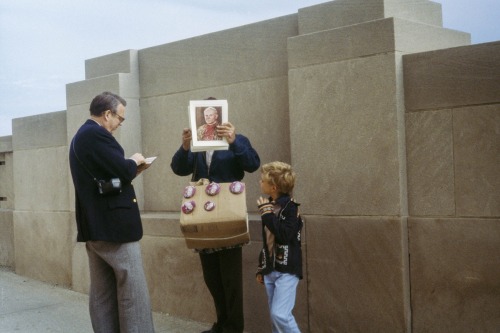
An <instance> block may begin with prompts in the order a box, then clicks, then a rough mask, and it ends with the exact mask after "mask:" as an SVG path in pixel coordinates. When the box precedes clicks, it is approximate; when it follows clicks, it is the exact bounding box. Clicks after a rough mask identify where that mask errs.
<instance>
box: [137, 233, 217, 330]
mask: <svg viewBox="0 0 500 333" xmlns="http://www.w3.org/2000/svg"><path fill="white" fill-rule="evenodd" d="M141 248H142V257H143V262H144V269H145V272H146V278H147V281H148V287H149V292H150V295H151V303H152V307H153V310H154V311H160V312H164V313H168V314H170V315H172V316H177V317H181V318H193V319H194V318H196V320H197V321H204V322H212V321H214V318H215V309H214V307H213V301H212V297H211V296H210V293H209V292H208V289H207V287H206V286H205V283H204V282H203V274H202V272H201V265H200V262H199V257H198V255H197V254H195V253H194V252H193V251H192V250H189V249H188V248H187V247H186V245H185V243H184V239H181V238H170V237H155V236H147V235H146V236H144V238H143V239H142V240H141Z"/></svg>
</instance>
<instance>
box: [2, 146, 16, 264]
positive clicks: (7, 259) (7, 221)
mask: <svg viewBox="0 0 500 333" xmlns="http://www.w3.org/2000/svg"><path fill="white" fill-rule="evenodd" d="M12 162H13V161H12V136H3V137H0V266H14V232H13V222H12V215H13V208H14V179H13V178H12V175H13V173H14V169H13V163H12Z"/></svg>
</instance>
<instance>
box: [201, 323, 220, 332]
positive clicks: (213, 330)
mask: <svg viewBox="0 0 500 333" xmlns="http://www.w3.org/2000/svg"><path fill="white" fill-rule="evenodd" d="M216 326H217V323H215V324H213V325H212V328H211V329H209V330H208V331H203V332H201V333H217V330H216Z"/></svg>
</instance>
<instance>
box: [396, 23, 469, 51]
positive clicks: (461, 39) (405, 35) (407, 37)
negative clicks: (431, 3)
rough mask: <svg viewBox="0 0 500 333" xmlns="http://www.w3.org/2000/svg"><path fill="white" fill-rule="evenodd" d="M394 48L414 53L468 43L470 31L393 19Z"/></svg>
mask: <svg viewBox="0 0 500 333" xmlns="http://www.w3.org/2000/svg"><path fill="white" fill-rule="evenodd" d="M393 22H394V36H395V48H396V50H397V51H401V52H403V53H415V52H425V51H432V50H436V49H447V48H451V47H458V46H464V45H470V43H471V36H470V33H466V32H461V31H457V30H451V29H443V28H441V27H437V26H431V25H427V24H422V23H417V22H412V21H406V20H402V19H397V18H395V19H393Z"/></svg>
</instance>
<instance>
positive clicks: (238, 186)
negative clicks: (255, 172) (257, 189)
mask: <svg viewBox="0 0 500 333" xmlns="http://www.w3.org/2000/svg"><path fill="white" fill-rule="evenodd" d="M229 191H231V193H233V194H240V193H243V191H245V184H243V183H242V182H239V181H235V182H232V183H231V185H229Z"/></svg>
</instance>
